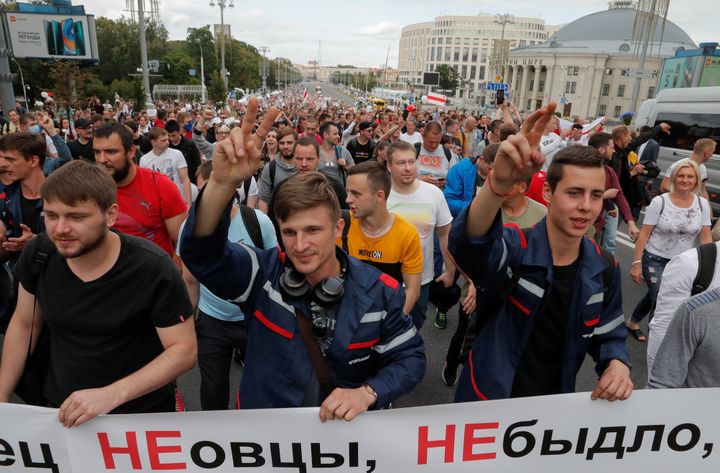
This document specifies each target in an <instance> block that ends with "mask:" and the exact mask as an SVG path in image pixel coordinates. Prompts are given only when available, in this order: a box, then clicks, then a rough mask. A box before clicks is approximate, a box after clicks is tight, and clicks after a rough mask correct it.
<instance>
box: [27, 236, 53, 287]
mask: <svg viewBox="0 0 720 473" xmlns="http://www.w3.org/2000/svg"><path fill="white" fill-rule="evenodd" d="M36 240H37V243H36V245H37V246H36V250H35V255H34V256H33V260H32V263H31V266H30V275H31V276H32V279H33V283H34V284H33V285H34V286H35V287H37V283H38V280H39V279H40V275H41V274H42V272H43V271H44V270H45V267H46V266H47V261H48V259H50V257H51V256H52V255H53V254H54V253H55V252H56V251H57V250H56V248H55V245H54V244H53V242H52V241H51V240H50V238H48V236H47V234H46V233H45V232H42V233H40V234H38V236H37V237H36Z"/></svg>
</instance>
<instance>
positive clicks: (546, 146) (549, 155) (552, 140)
mask: <svg viewBox="0 0 720 473" xmlns="http://www.w3.org/2000/svg"><path fill="white" fill-rule="evenodd" d="M565 146H566V143H565V141H563V139H562V138H560V137H559V136H558V135H557V134H556V133H553V132H550V134H549V135H547V136H543V137H542V138H540V151H541V152H542V154H543V155H544V156H545V162H544V163H543V166H542V170H543V171H547V170H548V167H550V163H551V162H552V160H553V158H554V157H555V155H556V154H557V152H558V151H560V150H561V149H563V148H564V147H565Z"/></svg>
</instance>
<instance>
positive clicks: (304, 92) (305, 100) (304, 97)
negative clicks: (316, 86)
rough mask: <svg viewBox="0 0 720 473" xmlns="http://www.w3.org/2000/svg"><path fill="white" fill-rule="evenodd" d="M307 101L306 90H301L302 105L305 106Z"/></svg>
mask: <svg viewBox="0 0 720 473" xmlns="http://www.w3.org/2000/svg"><path fill="white" fill-rule="evenodd" d="M307 100H308V91H307V88H305V89H304V90H303V100H302V103H303V105H305V102H307Z"/></svg>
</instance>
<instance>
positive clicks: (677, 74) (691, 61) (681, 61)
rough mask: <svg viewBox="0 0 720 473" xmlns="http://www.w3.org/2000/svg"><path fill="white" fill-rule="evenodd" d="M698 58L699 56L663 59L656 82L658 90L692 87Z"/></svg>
mask: <svg viewBox="0 0 720 473" xmlns="http://www.w3.org/2000/svg"><path fill="white" fill-rule="evenodd" d="M699 59H700V56H692V57H674V58H670V59H665V62H664V64H663V70H662V74H660V81H659V82H658V91H660V90H663V89H680V88H684V87H692V86H693V83H694V81H695V70H696V69H697V65H698V60H699Z"/></svg>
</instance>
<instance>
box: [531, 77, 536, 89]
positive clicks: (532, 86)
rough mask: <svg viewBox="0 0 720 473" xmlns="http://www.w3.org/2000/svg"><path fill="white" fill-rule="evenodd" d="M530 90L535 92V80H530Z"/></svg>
mask: <svg viewBox="0 0 720 473" xmlns="http://www.w3.org/2000/svg"><path fill="white" fill-rule="evenodd" d="M530 90H535V79H530Z"/></svg>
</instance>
